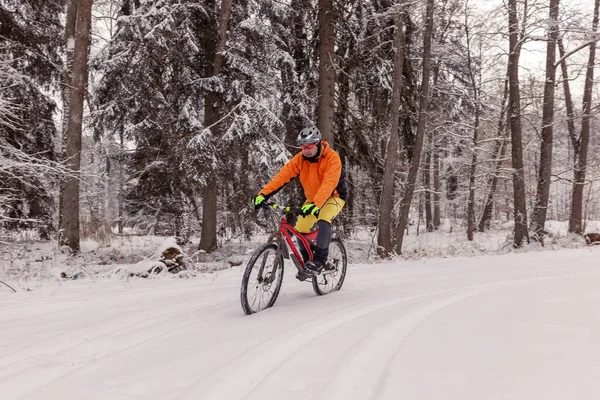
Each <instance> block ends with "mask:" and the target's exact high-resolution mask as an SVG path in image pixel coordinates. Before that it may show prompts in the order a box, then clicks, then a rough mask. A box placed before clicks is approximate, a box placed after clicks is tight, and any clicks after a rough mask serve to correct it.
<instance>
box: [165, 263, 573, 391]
mask: <svg viewBox="0 0 600 400" xmlns="http://www.w3.org/2000/svg"><path fill="white" fill-rule="evenodd" d="M570 273H571V272H568V273H567V274H570ZM561 275H565V273H560V274H557V275H553V276H545V277H541V278H531V277H527V278H516V279H508V280H504V281H501V282H493V283H489V282H483V283H477V284H466V285H464V284H463V285H462V286H458V287H453V288H447V289H443V290H438V291H436V292H430V293H428V294H421V295H415V296H410V297H401V298H391V299H390V298H387V300H384V301H381V300H380V299H377V300H375V301H372V302H370V303H368V304H365V303H362V304H359V305H357V304H355V303H352V304H349V305H348V306H347V307H343V308H342V309H338V310H334V311H333V312H331V313H328V314H326V315H323V316H321V317H319V318H316V319H313V320H311V321H308V322H305V323H303V324H301V325H299V326H294V327H293V328H292V329H290V330H287V331H285V332H283V333H281V334H278V335H277V336H275V337H274V338H269V339H266V340H264V341H262V342H260V343H259V344H257V345H256V346H254V347H253V348H252V349H250V350H248V351H247V352H245V353H244V354H242V355H241V356H238V357H236V358H235V359H232V360H229V361H226V362H225V363H224V364H222V365H220V366H219V367H217V368H216V369H214V370H213V371H212V372H211V373H209V374H208V375H207V376H206V377H204V378H203V379H201V380H199V381H198V382H197V383H196V384H195V385H193V386H191V387H189V388H188V389H187V390H186V391H184V392H183V393H182V394H180V395H179V396H177V397H176V398H177V399H197V398H198V397H199V396H200V397H201V398H203V399H214V400H220V399H230V398H231V399H234V398H235V399H241V398H246V397H249V396H250V395H251V394H252V393H253V392H254V391H255V390H256V389H258V388H259V387H260V386H261V385H262V384H268V378H269V374H270V373H271V372H272V371H274V370H275V369H277V368H278V367H279V366H280V365H282V364H284V363H285V362H288V361H289V360H290V358H291V357H292V356H294V355H295V354H296V353H298V352H300V351H301V350H302V349H303V348H304V347H305V346H306V345H308V344H310V343H312V342H314V341H316V340H317V339H318V338H320V337H321V336H325V335H327V334H328V333H330V332H332V331H333V330H335V329H337V328H339V327H341V326H343V325H345V324H347V323H350V322H353V321H355V320H357V319H359V318H361V317H364V316H367V315H369V314H371V313H374V312H378V311H381V310H384V309H386V308H392V307H396V306H399V305H403V304H406V303H411V302H414V304H410V307H409V309H412V310H411V311H410V312H409V313H408V314H407V315H406V316H403V317H402V318H401V319H400V320H398V321H397V322H395V323H394V324H393V327H392V328H388V329H386V330H385V332H386V333H384V335H387V336H389V335H390V333H391V335H392V337H393V336H394V332H396V331H406V336H408V335H409V334H410V333H411V332H412V331H413V330H414V329H415V328H416V327H417V326H418V325H419V324H421V323H422V322H423V321H425V320H426V319H427V318H428V317H429V316H431V315H433V314H434V313H435V312H437V311H439V310H441V309H443V308H445V307H447V306H449V305H451V304H454V303H456V302H458V301H461V300H464V299H466V298H469V297H472V296H475V295H478V294H480V293H484V292H487V291H489V290H492V289H494V288H497V287H502V286H505V285H508V284H515V283H521V282H526V281H531V280H539V279H547V278H555V277H556V276H561ZM465 290H466V292H464V291H465ZM457 291H462V292H460V293H456V292H457ZM344 310H350V311H349V312H346V313H344V312H343V311H344ZM340 314H341V315H340ZM394 339H397V338H395V337H394ZM386 349H387V348H384V349H383V351H385V350H386ZM387 350H388V351H389V349H387ZM360 353H361V354H367V353H364V352H362V351H361V352H360ZM386 354H387V353H386ZM359 357H364V356H359ZM255 360H260V363H258V364H257V363H254V362H253V361H255ZM353 374H354V372H352V369H349V370H347V372H342V375H341V376H340V378H339V379H341V380H343V381H344V382H346V380H345V379H344V378H343V376H344V375H347V376H351V375H353ZM223 377H225V378H223ZM354 382H356V380H355V381H354ZM342 387H344V386H343V385H342ZM329 393H330V395H331V396H338V395H337V394H336V393H340V390H339V389H338V388H337V386H332V387H331V388H330V392H329ZM323 398H324V399H329V398H333V397H327V396H324V397H323ZM335 398H344V396H342V395H340V396H338V397H335ZM356 398H361V397H360V396H359V397H356Z"/></svg>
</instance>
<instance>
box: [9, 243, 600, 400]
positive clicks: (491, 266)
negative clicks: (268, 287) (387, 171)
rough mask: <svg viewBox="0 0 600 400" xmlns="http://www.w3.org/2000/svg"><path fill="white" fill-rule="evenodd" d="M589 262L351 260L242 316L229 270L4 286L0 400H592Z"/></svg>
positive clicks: (597, 384) (599, 297) (596, 375)
mask: <svg viewBox="0 0 600 400" xmlns="http://www.w3.org/2000/svg"><path fill="white" fill-rule="evenodd" d="M599 260H600V246H598V247H595V248H580V249H573V250H560V251H546V252H529V253H524V254H509V255H501V256H484V257H472V258H455V259H429V260H427V261H410V262H408V261H402V262H398V263H387V264H351V265H349V271H348V276H347V278H346V282H345V284H344V287H343V288H342V290H341V291H340V292H338V293H334V294H329V295H326V296H323V297H317V296H316V295H315V294H314V293H313V290H312V287H311V285H310V284H307V283H301V282H298V281H296V280H295V279H294V277H293V275H294V274H293V267H291V266H290V265H288V266H287V267H288V268H287V269H286V276H285V277H284V284H283V288H282V291H281V294H280V297H279V299H278V300H277V303H276V304H275V306H274V307H273V308H271V309H268V310H266V311H263V312H261V313H259V314H255V315H252V316H245V315H244V314H243V312H242V310H241V307H240V304H239V287H240V280H241V275H242V271H241V269H240V267H236V268H233V269H229V270H225V271H221V272H219V273H215V274H205V275H204V276H202V277H198V278H195V279H189V280H180V279H155V280H143V279H131V280H129V281H127V282H125V281H123V280H118V279H100V280H96V281H95V282H92V281H91V280H89V279H84V280H79V281H68V282H65V283H63V284H62V286H61V287H60V289H59V290H57V291H55V288H54V287H50V286H48V287H43V288H42V290H41V291H40V290H38V291H34V292H24V291H22V292H19V293H16V294H15V293H10V292H9V291H7V290H5V289H2V290H0V332H2V334H1V335H0V393H1V395H0V397H1V398H2V399H3V400H12V399H61V400H68V399H77V400H81V399H111V400H117V399H219V400H221V399H223V400H225V399H262V400H264V399H286V400H293V399H299V400H300V399H302V400H305V399H328V400H331V399H344V400H346V399H358V400H364V399H410V400H421V399H423V400H424V399H443V400H454V399H456V400H468V399H473V400H482V399H486V400H488V399H528V400H531V399H543V400H550V399H557V400H558V399H560V400H564V399H586V400H588V399H596V398H598V395H599V394H600V368H599V367H598V366H599V365H600V341H599V340H598V337H600V290H598V288H599V287H600V268H598V267H599V266H600V261H599ZM53 292H54V293H53Z"/></svg>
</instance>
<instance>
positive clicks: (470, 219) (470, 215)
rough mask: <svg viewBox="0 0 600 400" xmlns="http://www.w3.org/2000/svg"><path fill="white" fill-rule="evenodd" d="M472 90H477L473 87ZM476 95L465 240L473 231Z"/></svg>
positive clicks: (477, 105) (477, 131) (476, 141)
mask: <svg viewBox="0 0 600 400" xmlns="http://www.w3.org/2000/svg"><path fill="white" fill-rule="evenodd" d="M473 91H474V92H477V91H478V90H477V89H476V88H475V87H474V88H473ZM475 97H476V100H475V102H476V106H475V126H474V127H473V154H472V156H471V166H470V167H469V200H468V202H467V240H469V241H472V240H473V232H474V231H475V168H476V166H477V145H478V143H479V114H480V105H479V96H478V95H475Z"/></svg>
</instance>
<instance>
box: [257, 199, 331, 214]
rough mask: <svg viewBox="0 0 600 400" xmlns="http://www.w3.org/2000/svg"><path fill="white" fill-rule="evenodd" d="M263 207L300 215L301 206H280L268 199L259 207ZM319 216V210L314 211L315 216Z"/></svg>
mask: <svg viewBox="0 0 600 400" xmlns="http://www.w3.org/2000/svg"><path fill="white" fill-rule="evenodd" d="M263 207H265V208H266V207H268V208H271V209H273V210H276V211H279V212H283V213H291V214H293V215H302V208H300V207H297V206H280V205H279V204H277V203H275V202H273V201H270V202H266V203H263V204H262V205H261V208H263ZM317 216H319V211H317V212H316V213H315V217H317Z"/></svg>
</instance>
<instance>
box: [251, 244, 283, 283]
mask: <svg viewBox="0 0 600 400" xmlns="http://www.w3.org/2000/svg"><path fill="white" fill-rule="evenodd" d="M269 242H271V243H275V244H276V246H277V249H276V250H275V261H274V262H273V267H272V268H271V275H270V276H269V277H268V278H267V279H265V281H266V282H267V283H269V284H271V283H273V281H274V280H275V273H276V272H277V267H278V266H279V262H280V261H279V260H281V256H282V255H283V257H284V258H290V256H289V251H288V248H287V244H286V242H285V239H284V238H283V236H282V235H281V233H278V234H275V235H273V236H271V237H270V238H269ZM266 262H267V259H266V258H263V260H262V262H261V265H260V270H259V271H258V276H259V277H262V276H263V270H264V268H265V264H266ZM282 268H283V266H282Z"/></svg>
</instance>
